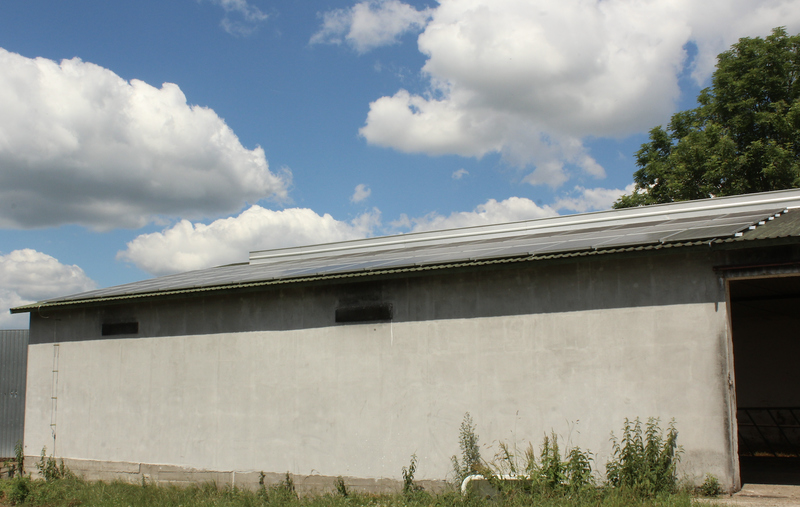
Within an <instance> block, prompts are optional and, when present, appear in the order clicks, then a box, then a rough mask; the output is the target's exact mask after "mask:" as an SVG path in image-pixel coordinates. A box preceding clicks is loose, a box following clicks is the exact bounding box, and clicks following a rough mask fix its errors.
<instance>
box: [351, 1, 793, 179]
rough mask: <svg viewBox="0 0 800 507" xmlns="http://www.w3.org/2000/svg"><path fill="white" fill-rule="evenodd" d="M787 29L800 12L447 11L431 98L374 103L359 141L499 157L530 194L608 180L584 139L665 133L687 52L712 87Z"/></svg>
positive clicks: (731, 5)
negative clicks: (741, 57) (693, 52)
mask: <svg viewBox="0 0 800 507" xmlns="http://www.w3.org/2000/svg"><path fill="white" fill-rule="evenodd" d="M777 25H788V26H789V28H791V30H790V31H794V30H796V29H797V28H800V1H799V0H735V1H730V0H708V1H706V2H696V1H693V0H676V1H673V2H657V1H647V2H641V1H633V0H604V1H602V2H600V1H597V0H541V1H537V2H530V1H529V0H504V1H496V0H458V1H457V0H441V1H440V2H439V6H438V7H436V8H435V9H434V10H433V11H432V18H431V20H430V21H429V22H428V24H427V25H426V27H425V30H424V32H423V33H422V34H421V35H420V36H419V39H418V40H419V49H420V51H421V52H422V53H424V54H425V55H426V56H427V58H428V59H427V62H426V63H425V65H424V67H423V69H422V70H423V73H424V74H426V75H427V76H428V78H429V88H428V90H427V92H425V93H422V94H412V93H410V92H408V91H406V90H400V91H398V92H397V93H395V94H394V95H392V96H384V97H381V98H379V99H377V100H375V101H374V102H372V103H371V104H370V110H369V113H368V115H367V119H366V122H365V125H364V126H363V127H362V129H361V130H360V133H361V135H362V136H364V137H365V138H366V140H367V141H368V142H369V143H372V144H376V145H380V146H386V147H391V148H394V149H397V150H400V151H404V152H410V153H427V154H430V155H441V154H457V155H461V156H466V157H481V156H483V155H485V154H487V153H491V152H496V153H500V154H502V156H503V157H504V159H505V160H506V161H508V162H509V163H511V164H513V165H516V166H519V167H523V166H535V168H536V170H535V171H534V172H533V173H532V174H531V175H529V176H528V177H527V178H526V179H525V181H527V182H529V183H531V184H548V185H551V186H553V187H557V186H559V185H561V184H563V183H564V182H566V181H567V180H568V179H569V177H570V172H571V171H573V170H579V171H581V172H584V173H586V174H588V175H591V176H594V177H598V178H602V177H603V176H604V174H605V172H604V170H603V168H602V167H601V166H600V165H599V164H598V163H597V162H596V161H595V160H594V159H592V158H591V156H590V155H589V154H588V153H587V150H586V149H585V147H584V145H583V142H582V140H583V139H584V138H586V137H589V136H593V137H618V136H624V135H628V134H631V133H635V132H641V131H644V130H647V129H649V128H651V127H653V126H654V125H657V124H659V123H663V122H664V121H666V120H668V119H669V115H670V114H671V113H672V112H673V110H674V107H675V103H676V101H677V99H678V98H679V93H680V89H679V86H678V75H679V74H680V73H681V72H682V70H683V69H684V67H685V65H686V51H685V50H684V46H685V45H686V44H687V43H688V42H690V41H691V42H694V43H695V44H696V45H697V47H698V50H699V54H698V56H697V58H696V62H695V63H696V65H695V67H694V76H695V78H696V79H697V80H698V82H704V81H705V80H706V79H708V77H709V76H710V74H711V72H712V71H713V66H714V62H715V57H716V55H717V54H718V53H719V52H721V51H723V50H725V49H727V48H728V47H729V46H730V45H731V44H732V43H734V42H736V40H737V39H738V38H739V37H742V36H758V35H761V36H765V35H768V34H769V32H770V30H771V28H772V27H774V26H777Z"/></svg>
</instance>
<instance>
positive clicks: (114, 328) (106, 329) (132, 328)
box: [102, 322, 139, 336]
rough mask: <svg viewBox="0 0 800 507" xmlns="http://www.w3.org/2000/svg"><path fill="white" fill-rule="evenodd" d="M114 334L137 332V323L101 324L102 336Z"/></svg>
mask: <svg viewBox="0 0 800 507" xmlns="http://www.w3.org/2000/svg"><path fill="white" fill-rule="evenodd" d="M116 334H139V323H138V322H115V323H113V324H103V330H102V335H103V336H113V335H116Z"/></svg>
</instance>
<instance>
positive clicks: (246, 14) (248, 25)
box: [211, 0, 269, 35]
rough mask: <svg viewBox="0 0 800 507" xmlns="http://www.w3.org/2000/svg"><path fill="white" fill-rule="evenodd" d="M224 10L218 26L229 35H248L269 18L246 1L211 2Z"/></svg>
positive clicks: (222, 0)
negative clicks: (223, 15)
mask: <svg viewBox="0 0 800 507" xmlns="http://www.w3.org/2000/svg"><path fill="white" fill-rule="evenodd" d="M211 2H212V3H214V4H217V5H219V6H220V7H222V8H223V9H225V17H224V18H222V21H221V22H220V26H222V28H223V29H224V30H225V31H226V32H228V33H229V34H231V35H250V34H252V33H253V32H254V31H255V30H256V29H257V28H258V24H259V23H261V22H262V21H266V19H267V18H268V17H269V16H268V15H267V14H264V13H263V12H261V10H260V9H259V8H258V7H256V6H254V5H250V4H248V3H247V1H246V0H211Z"/></svg>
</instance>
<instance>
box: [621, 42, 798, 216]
mask: <svg viewBox="0 0 800 507" xmlns="http://www.w3.org/2000/svg"><path fill="white" fill-rule="evenodd" d="M799 77H800V34H798V35H794V36H789V35H787V33H786V30H785V29H783V28H775V29H773V30H772V34H771V35H769V36H768V37H766V38H765V39H762V38H760V37H756V38H742V39H739V42H738V43H736V44H734V45H733V46H732V47H731V49H730V50H728V51H726V52H724V53H722V54H720V55H719V56H718V61H717V67H716V70H715V71H714V74H713V77H712V85H711V87H709V88H706V89H704V90H703V91H701V92H700V95H699V97H698V103H699V104H700V105H699V106H698V107H697V108H695V109H690V110H688V111H681V112H679V113H676V114H675V115H673V116H672V119H671V121H670V123H669V125H668V126H667V128H666V129H664V128H662V127H661V126H658V127H656V128H654V129H653V130H651V131H650V140H649V142H647V143H645V144H643V145H642V147H641V149H640V150H639V151H638V152H637V153H636V165H637V167H639V170H637V171H636V172H635V173H634V181H635V183H636V187H635V190H634V191H633V193H631V194H630V195H624V196H622V197H620V198H619V200H617V202H616V203H614V207H615V208H626V207H631V206H641V205H646V204H657V203H666V202H673V201H684V200H689V199H703V198H707V197H718V196H725V195H736V194H747V193H752V192H763V191H768V190H780V189H785V188H793V187H800V100H798V97H800V81H798V78H799Z"/></svg>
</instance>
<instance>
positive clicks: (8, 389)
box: [0, 329, 28, 458]
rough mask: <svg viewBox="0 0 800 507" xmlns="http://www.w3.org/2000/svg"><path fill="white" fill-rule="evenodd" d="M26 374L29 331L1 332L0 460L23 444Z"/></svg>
mask: <svg viewBox="0 0 800 507" xmlns="http://www.w3.org/2000/svg"><path fill="white" fill-rule="evenodd" d="M27 371H28V330H27V329H21V330H16V329H15V330H0V458H12V457H14V448H15V446H16V444H17V442H19V443H22V434H23V429H24V426H25V382H26V373H27Z"/></svg>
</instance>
